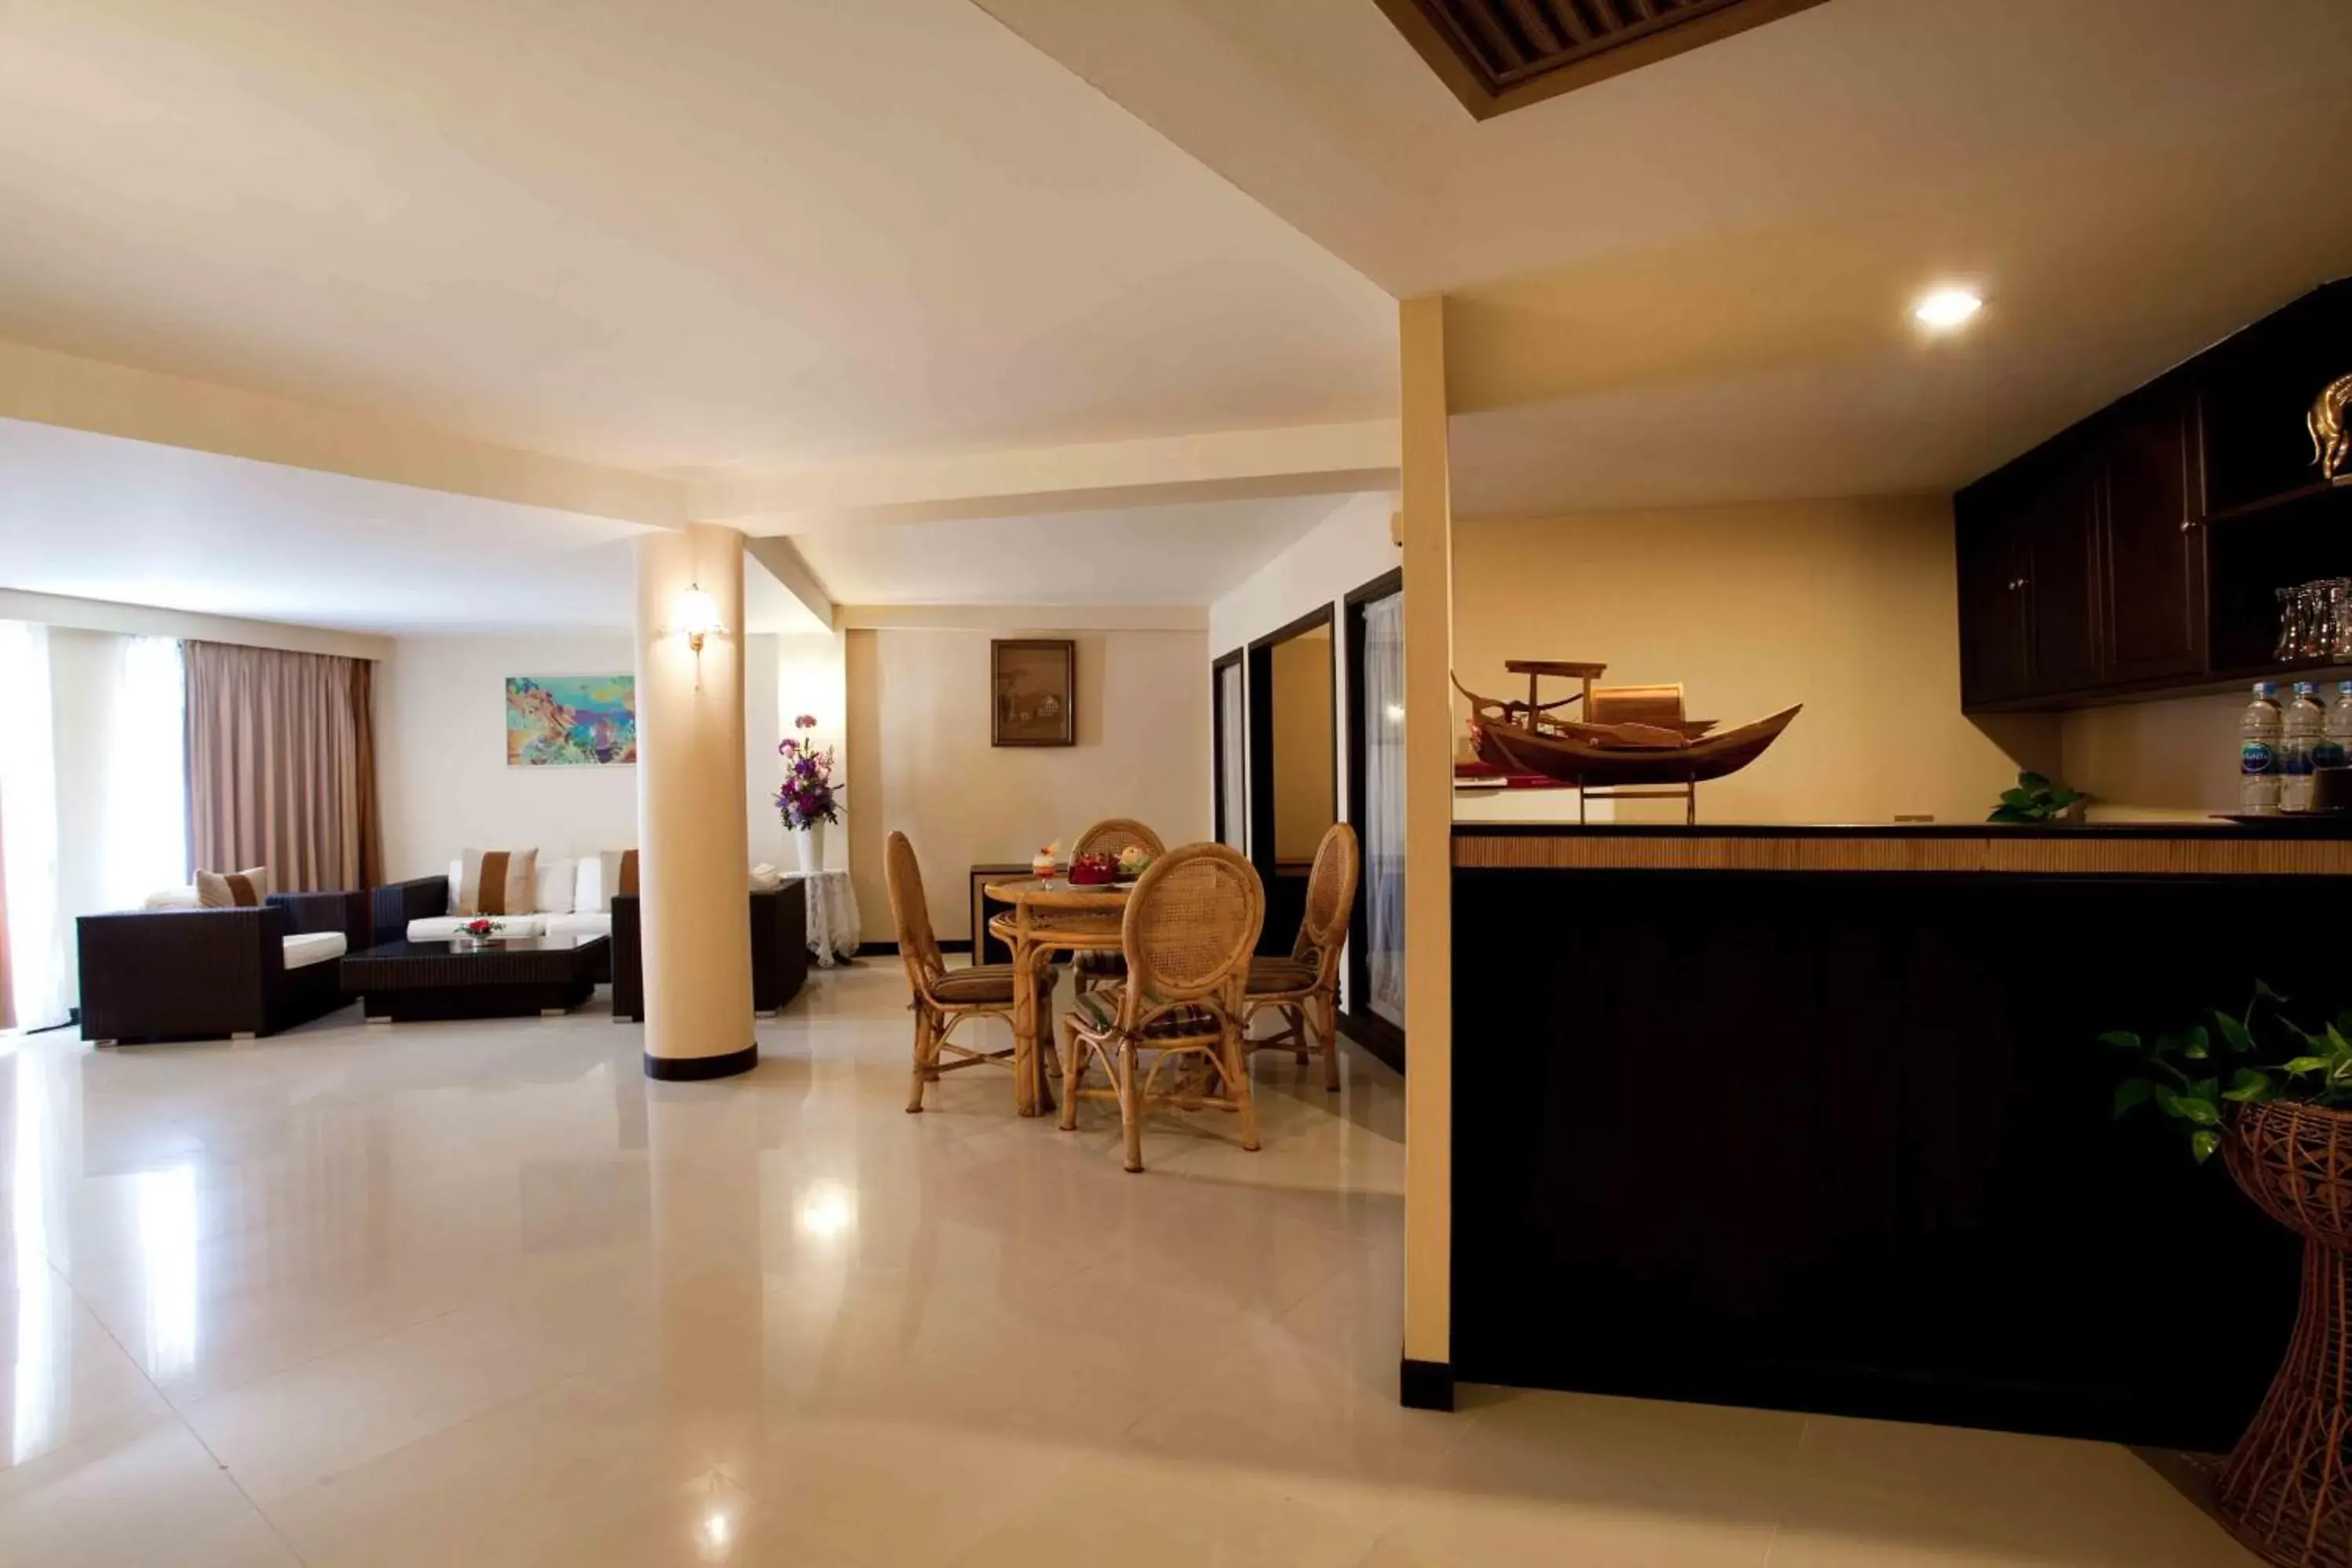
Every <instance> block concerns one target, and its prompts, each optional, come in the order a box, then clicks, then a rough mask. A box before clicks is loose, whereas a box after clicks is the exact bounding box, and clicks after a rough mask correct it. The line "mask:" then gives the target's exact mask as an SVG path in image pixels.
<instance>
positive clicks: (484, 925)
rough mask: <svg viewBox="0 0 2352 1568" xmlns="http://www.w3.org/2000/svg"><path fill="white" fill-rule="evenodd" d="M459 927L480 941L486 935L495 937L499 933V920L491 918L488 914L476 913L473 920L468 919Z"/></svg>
mask: <svg viewBox="0 0 2352 1568" xmlns="http://www.w3.org/2000/svg"><path fill="white" fill-rule="evenodd" d="M457 929H458V930H459V931H464V932H465V933H466V934H467V936H470V937H473V938H475V939H476V940H480V939H482V938H485V937H493V936H496V935H498V934H499V922H498V921H494V920H492V919H490V918H489V917H488V915H476V916H475V917H474V918H473V919H472V920H469V921H467V922H466V923H465V924H464V925H461V926H459V927H458V928H457Z"/></svg>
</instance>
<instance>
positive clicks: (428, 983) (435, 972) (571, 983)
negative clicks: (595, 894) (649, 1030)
mask: <svg viewBox="0 0 2352 1568" xmlns="http://www.w3.org/2000/svg"><path fill="white" fill-rule="evenodd" d="M609 945H610V939H609V938H606V937H602V936H561V937H550V936H530V937H509V938H505V939H502V940H498V941H492V942H483V943H481V944H479V945H474V944H470V943H459V942H383V943H382V944H380V945H378V946H375V947H371V948H368V949H365V950H364V951H362V952H354V953H352V954H351V955H350V956H349V957H347V958H345V959H344V960H343V973H342V983H343V994H345V995H356V996H357V997H359V999H360V1016H362V1017H363V1018H365V1019H366V1020H367V1021H368V1022H369V1023H371V1024H383V1023H409V1022H413V1021H415V1020H419V1019H425V1018H514V1017H528V1016H530V1015H531V1014H534V1013H536V1014H539V1015H541V1016H544V1017H554V1016H559V1015H561V1014H564V1013H568V1012H570V1011H571V1010H572V1008H574V1007H577V1006H579V1005H580V1004H582V1003H583V1002H585V1001H586V1000H588V996H589V994H590V993H591V992H593V991H594V990H595V989H596V981H595V975H596V972H597V970H598V969H599V968H600V967H601V966H602V963H603V962H604V950H605V949H606V948H607V947H608V946H609Z"/></svg>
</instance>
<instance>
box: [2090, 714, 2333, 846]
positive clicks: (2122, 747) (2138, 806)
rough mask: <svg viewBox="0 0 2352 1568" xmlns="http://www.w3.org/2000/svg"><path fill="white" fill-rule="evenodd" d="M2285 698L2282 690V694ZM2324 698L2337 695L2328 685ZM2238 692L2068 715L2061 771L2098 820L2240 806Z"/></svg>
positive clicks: (2185, 814)
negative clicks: (2086, 794)
mask: <svg viewBox="0 0 2352 1568" xmlns="http://www.w3.org/2000/svg"><path fill="white" fill-rule="evenodd" d="M2280 695H2281V696H2282V697H2284V695H2285V692H2284V691H2282V692H2281V693H2280ZM2320 696H2321V700H2323V701H2326V700H2332V699H2333V696H2334V693H2333V691H2332V690H2329V689H2325V688H2323V689H2322V691H2321V693H2320ZM2246 701H2247V699H2246V697H2245V695H2244V694H2242V693H2239V692H2230V693H2225V694H2223V695H2221V696H2216V697H2181V698H2176V699H2173V700H2170V701H2166V702H2127V703H2120V704H2117V705H2116V706H2115V707H2112V708H2090V709H2085V710H2083V711H2081V712H2079V713H2069V714H2067V715H2066V716H2065V719H2064V721H2063V728H2062V730H2061V736H2062V741H2061V753H2062V760H2061V763H2060V772H2061V773H2062V774H2063V777H2064V780H2065V782H2066V783H2067V784H2069V785H2070V786H2072V787H2073V788H2075V789H2079V790H2087V791H2088V792H2090V795H2091V800H2092V804H2091V815H2092V816H2093V817H2094V818H2101V817H2104V818H2111V819H2114V818H2130V817H2187V818H2202V817H2205V816H2210V815H2211V814H2212V813H2214V812H2217V811H2235V810H2237V809H2238V723H2239V720H2240V718H2241V717H2242V714H2243V712H2244V710H2245V706H2246Z"/></svg>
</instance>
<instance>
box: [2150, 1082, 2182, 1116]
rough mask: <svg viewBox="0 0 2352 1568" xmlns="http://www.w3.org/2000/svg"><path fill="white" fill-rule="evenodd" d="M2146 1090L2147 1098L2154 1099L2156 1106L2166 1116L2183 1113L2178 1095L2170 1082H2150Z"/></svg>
mask: <svg viewBox="0 0 2352 1568" xmlns="http://www.w3.org/2000/svg"><path fill="white" fill-rule="evenodd" d="M2147 1092H2148V1098H2149V1099H2150V1100H2155V1101H2156V1108H2157V1109H2158V1110H2161V1111H2163V1112H2164V1113H2165V1114H2166V1115H2167V1116H2179V1115H2182V1114H2184V1113H2183V1112H2182V1110H2181V1109H2180V1095H2179V1092H2178V1091H2177V1090H2175V1089H2173V1087H2172V1086H2171V1085H2170V1084H2168V1083H2152V1084H2150V1085H2148V1090H2147Z"/></svg>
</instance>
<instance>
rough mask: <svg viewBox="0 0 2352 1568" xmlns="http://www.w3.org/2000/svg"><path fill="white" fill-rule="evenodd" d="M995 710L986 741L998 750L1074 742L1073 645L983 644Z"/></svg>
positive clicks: (1031, 642)
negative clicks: (986, 649) (998, 747)
mask: <svg viewBox="0 0 2352 1568" xmlns="http://www.w3.org/2000/svg"><path fill="white" fill-rule="evenodd" d="M988 666H989V674H990V676H991V677H992V683H993V687H994V691H995V701H996V708H995V711H994V713H993V715H992V718H991V721H990V724H989V741H990V743H991V744H992V745H998V746H1075V745H1076V744H1077V743H1078V645H1077V644H1076V643H1075V642H1072V641H1069V640H1068V639H1066V638H1064V639H1061V640H1058V641H1055V640H1048V639H1043V638H1040V639H1035V640H1028V641H1008V640H998V641H993V642H991V643H990V644H989V645H988Z"/></svg>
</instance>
